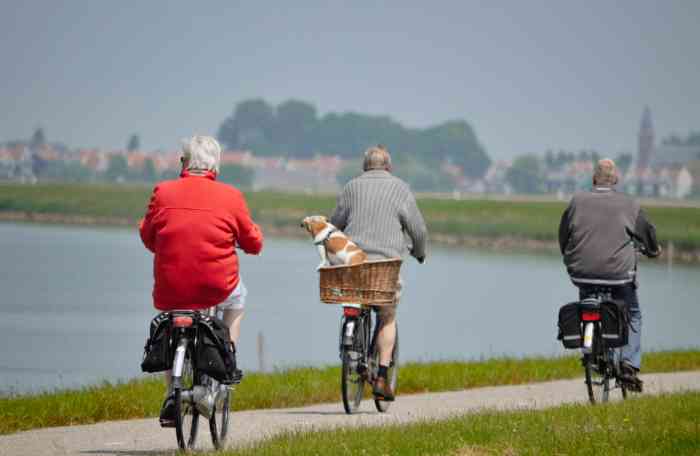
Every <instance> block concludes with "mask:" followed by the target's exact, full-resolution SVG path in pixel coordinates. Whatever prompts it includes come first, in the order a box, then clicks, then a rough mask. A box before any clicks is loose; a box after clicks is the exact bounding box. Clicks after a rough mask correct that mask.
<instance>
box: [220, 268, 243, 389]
mask: <svg viewBox="0 0 700 456" xmlns="http://www.w3.org/2000/svg"><path fill="white" fill-rule="evenodd" d="M247 295H248V290H247V289H246V287H245V285H244V284H243V281H239V282H238V286H237V287H236V289H235V290H233V292H232V293H231V296H229V297H228V298H227V299H226V301H224V302H222V303H221V304H219V305H218V306H217V310H221V312H222V319H223V321H224V324H225V325H226V326H228V331H229V337H230V339H231V343H232V345H233V361H234V366H235V368H236V369H235V373H234V377H236V383H238V381H240V379H241V378H242V377H243V372H241V370H240V369H238V363H237V362H236V351H237V347H238V339H239V337H240V334H241V321H242V320H243V314H244V308H245V300H246V296H247Z"/></svg>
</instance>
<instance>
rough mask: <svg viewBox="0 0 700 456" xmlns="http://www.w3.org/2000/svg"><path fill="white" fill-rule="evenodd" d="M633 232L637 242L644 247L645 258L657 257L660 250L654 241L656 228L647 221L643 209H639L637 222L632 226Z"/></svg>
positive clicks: (657, 243)
mask: <svg viewBox="0 0 700 456" xmlns="http://www.w3.org/2000/svg"><path fill="white" fill-rule="evenodd" d="M634 232H635V234H636V235H637V237H638V238H639V239H638V240H639V242H641V243H642V244H643V245H644V248H645V249H646V252H645V255H646V256H648V257H649V258H654V257H657V256H659V254H660V253H661V248H660V247H659V242H658V241H657V240H656V228H655V227H654V225H653V224H652V223H651V222H650V221H649V218H648V217H647V214H646V212H645V211H644V209H641V208H640V209H639V214H637V220H636V222H635V224H634Z"/></svg>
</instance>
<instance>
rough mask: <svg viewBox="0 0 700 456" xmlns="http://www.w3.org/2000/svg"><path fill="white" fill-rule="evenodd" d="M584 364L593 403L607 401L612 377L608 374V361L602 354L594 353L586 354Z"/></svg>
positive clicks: (589, 397) (589, 396)
mask: <svg viewBox="0 0 700 456" xmlns="http://www.w3.org/2000/svg"><path fill="white" fill-rule="evenodd" d="M583 366H584V369H585V371H586V388H587V390H588V399H589V400H590V401H591V404H598V403H601V402H607V401H608V398H609V396H610V378H609V377H608V375H607V369H606V361H605V359H604V358H603V357H602V356H594V355H593V354H592V353H591V354H587V355H584V359H583Z"/></svg>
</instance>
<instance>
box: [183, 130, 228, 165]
mask: <svg viewBox="0 0 700 456" xmlns="http://www.w3.org/2000/svg"><path fill="white" fill-rule="evenodd" d="M182 158H184V159H185V160H187V169H188V170H194V171H214V172H215V173H217V174H218V173H219V162H220V161H221V146H220V145H219V143H218V142H217V140H216V139H214V138H212V137H211V136H193V137H191V138H187V139H184V140H183V141H182Z"/></svg>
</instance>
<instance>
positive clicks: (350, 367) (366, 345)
mask: <svg viewBox="0 0 700 456" xmlns="http://www.w3.org/2000/svg"><path fill="white" fill-rule="evenodd" d="M373 314H374V316H373ZM380 327H381V321H380V320H379V317H378V316H377V313H376V311H373V309H372V307H369V306H361V305H359V304H343V317H342V319H341V321H340V359H341V361H342V368H341V379H340V387H341V392H342V397H343V407H344V408H345V412H346V413H348V414H352V413H354V412H356V411H357V409H358V408H359V407H360V402H361V401H362V398H363V397H364V387H365V383H368V384H370V385H371V384H373V383H374V381H375V380H376V378H377V372H378V370H379V349H378V347H377V344H376V340H377V334H378V332H379V328H380ZM398 376H399V333H398V326H397V328H396V343H395V344H394V350H393V352H392V354H391V364H390V365H389V370H388V372H387V381H388V382H389V384H390V385H391V389H392V390H393V391H396V385H397V380H398ZM390 404H391V402H388V401H385V400H382V399H378V398H375V399H374V405H375V406H376V407H377V410H378V411H379V412H386V411H387V410H389V405H390Z"/></svg>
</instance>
